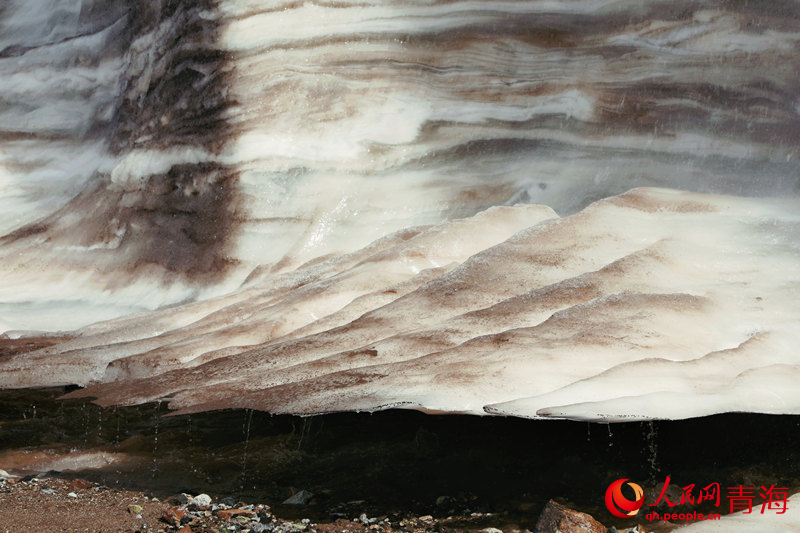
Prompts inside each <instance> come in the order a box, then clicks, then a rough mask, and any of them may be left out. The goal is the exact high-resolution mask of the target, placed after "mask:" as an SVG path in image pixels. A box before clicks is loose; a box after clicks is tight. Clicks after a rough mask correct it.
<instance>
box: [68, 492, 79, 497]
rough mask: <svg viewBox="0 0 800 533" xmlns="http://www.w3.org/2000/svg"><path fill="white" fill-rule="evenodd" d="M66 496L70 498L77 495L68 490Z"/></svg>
mask: <svg viewBox="0 0 800 533" xmlns="http://www.w3.org/2000/svg"><path fill="white" fill-rule="evenodd" d="M67 496H68V497H70V498H77V497H78V495H77V494H75V493H74V492H70V493H69V494H67Z"/></svg>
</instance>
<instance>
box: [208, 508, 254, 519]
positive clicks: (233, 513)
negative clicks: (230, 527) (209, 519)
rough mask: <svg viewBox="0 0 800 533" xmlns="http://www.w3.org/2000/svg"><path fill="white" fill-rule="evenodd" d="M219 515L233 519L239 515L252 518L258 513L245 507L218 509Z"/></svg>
mask: <svg viewBox="0 0 800 533" xmlns="http://www.w3.org/2000/svg"><path fill="white" fill-rule="evenodd" d="M217 516H218V517H220V518H222V519H223V520H231V519H233V518H234V517H237V516H244V517H247V518H251V517H254V516H256V513H254V512H253V511H246V510H244V509H222V510H220V511H217Z"/></svg>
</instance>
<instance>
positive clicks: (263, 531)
mask: <svg viewBox="0 0 800 533" xmlns="http://www.w3.org/2000/svg"><path fill="white" fill-rule="evenodd" d="M273 529H275V526H273V525H272V524H253V526H252V527H251V528H250V530H251V531H252V532H253V533H269V532H270V531H272V530H273Z"/></svg>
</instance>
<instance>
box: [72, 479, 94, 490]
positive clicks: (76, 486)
mask: <svg viewBox="0 0 800 533" xmlns="http://www.w3.org/2000/svg"><path fill="white" fill-rule="evenodd" d="M92 487H93V485H92V483H89V482H88V481H86V480H85V479H73V480H72V482H71V483H70V484H69V487H68V488H69V490H70V491H76V490H85V489H89V488H92Z"/></svg>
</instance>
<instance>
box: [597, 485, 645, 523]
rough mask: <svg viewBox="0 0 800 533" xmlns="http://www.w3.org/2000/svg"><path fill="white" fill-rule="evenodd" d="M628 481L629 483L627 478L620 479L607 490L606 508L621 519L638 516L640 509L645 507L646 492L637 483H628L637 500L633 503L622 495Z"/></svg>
mask: <svg viewBox="0 0 800 533" xmlns="http://www.w3.org/2000/svg"><path fill="white" fill-rule="evenodd" d="M626 481H628V480H627V478H626V479H618V480H616V481H615V482H614V483H612V484H611V485H609V486H608V490H606V507H608V510H609V511H610V512H611V514H613V515H614V516H618V517H619V518H628V517H630V516H636V513H638V512H639V509H641V508H642V505H644V491H643V490H642V487H640V486H639V485H637V484H636V483H628V485H629V486H630V487H631V488H632V489H633V492H634V494H635V495H636V499H634V500H633V501H631V500H629V499H628V498H626V497H625V496H623V495H622V484H623V483H625V482H626Z"/></svg>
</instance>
